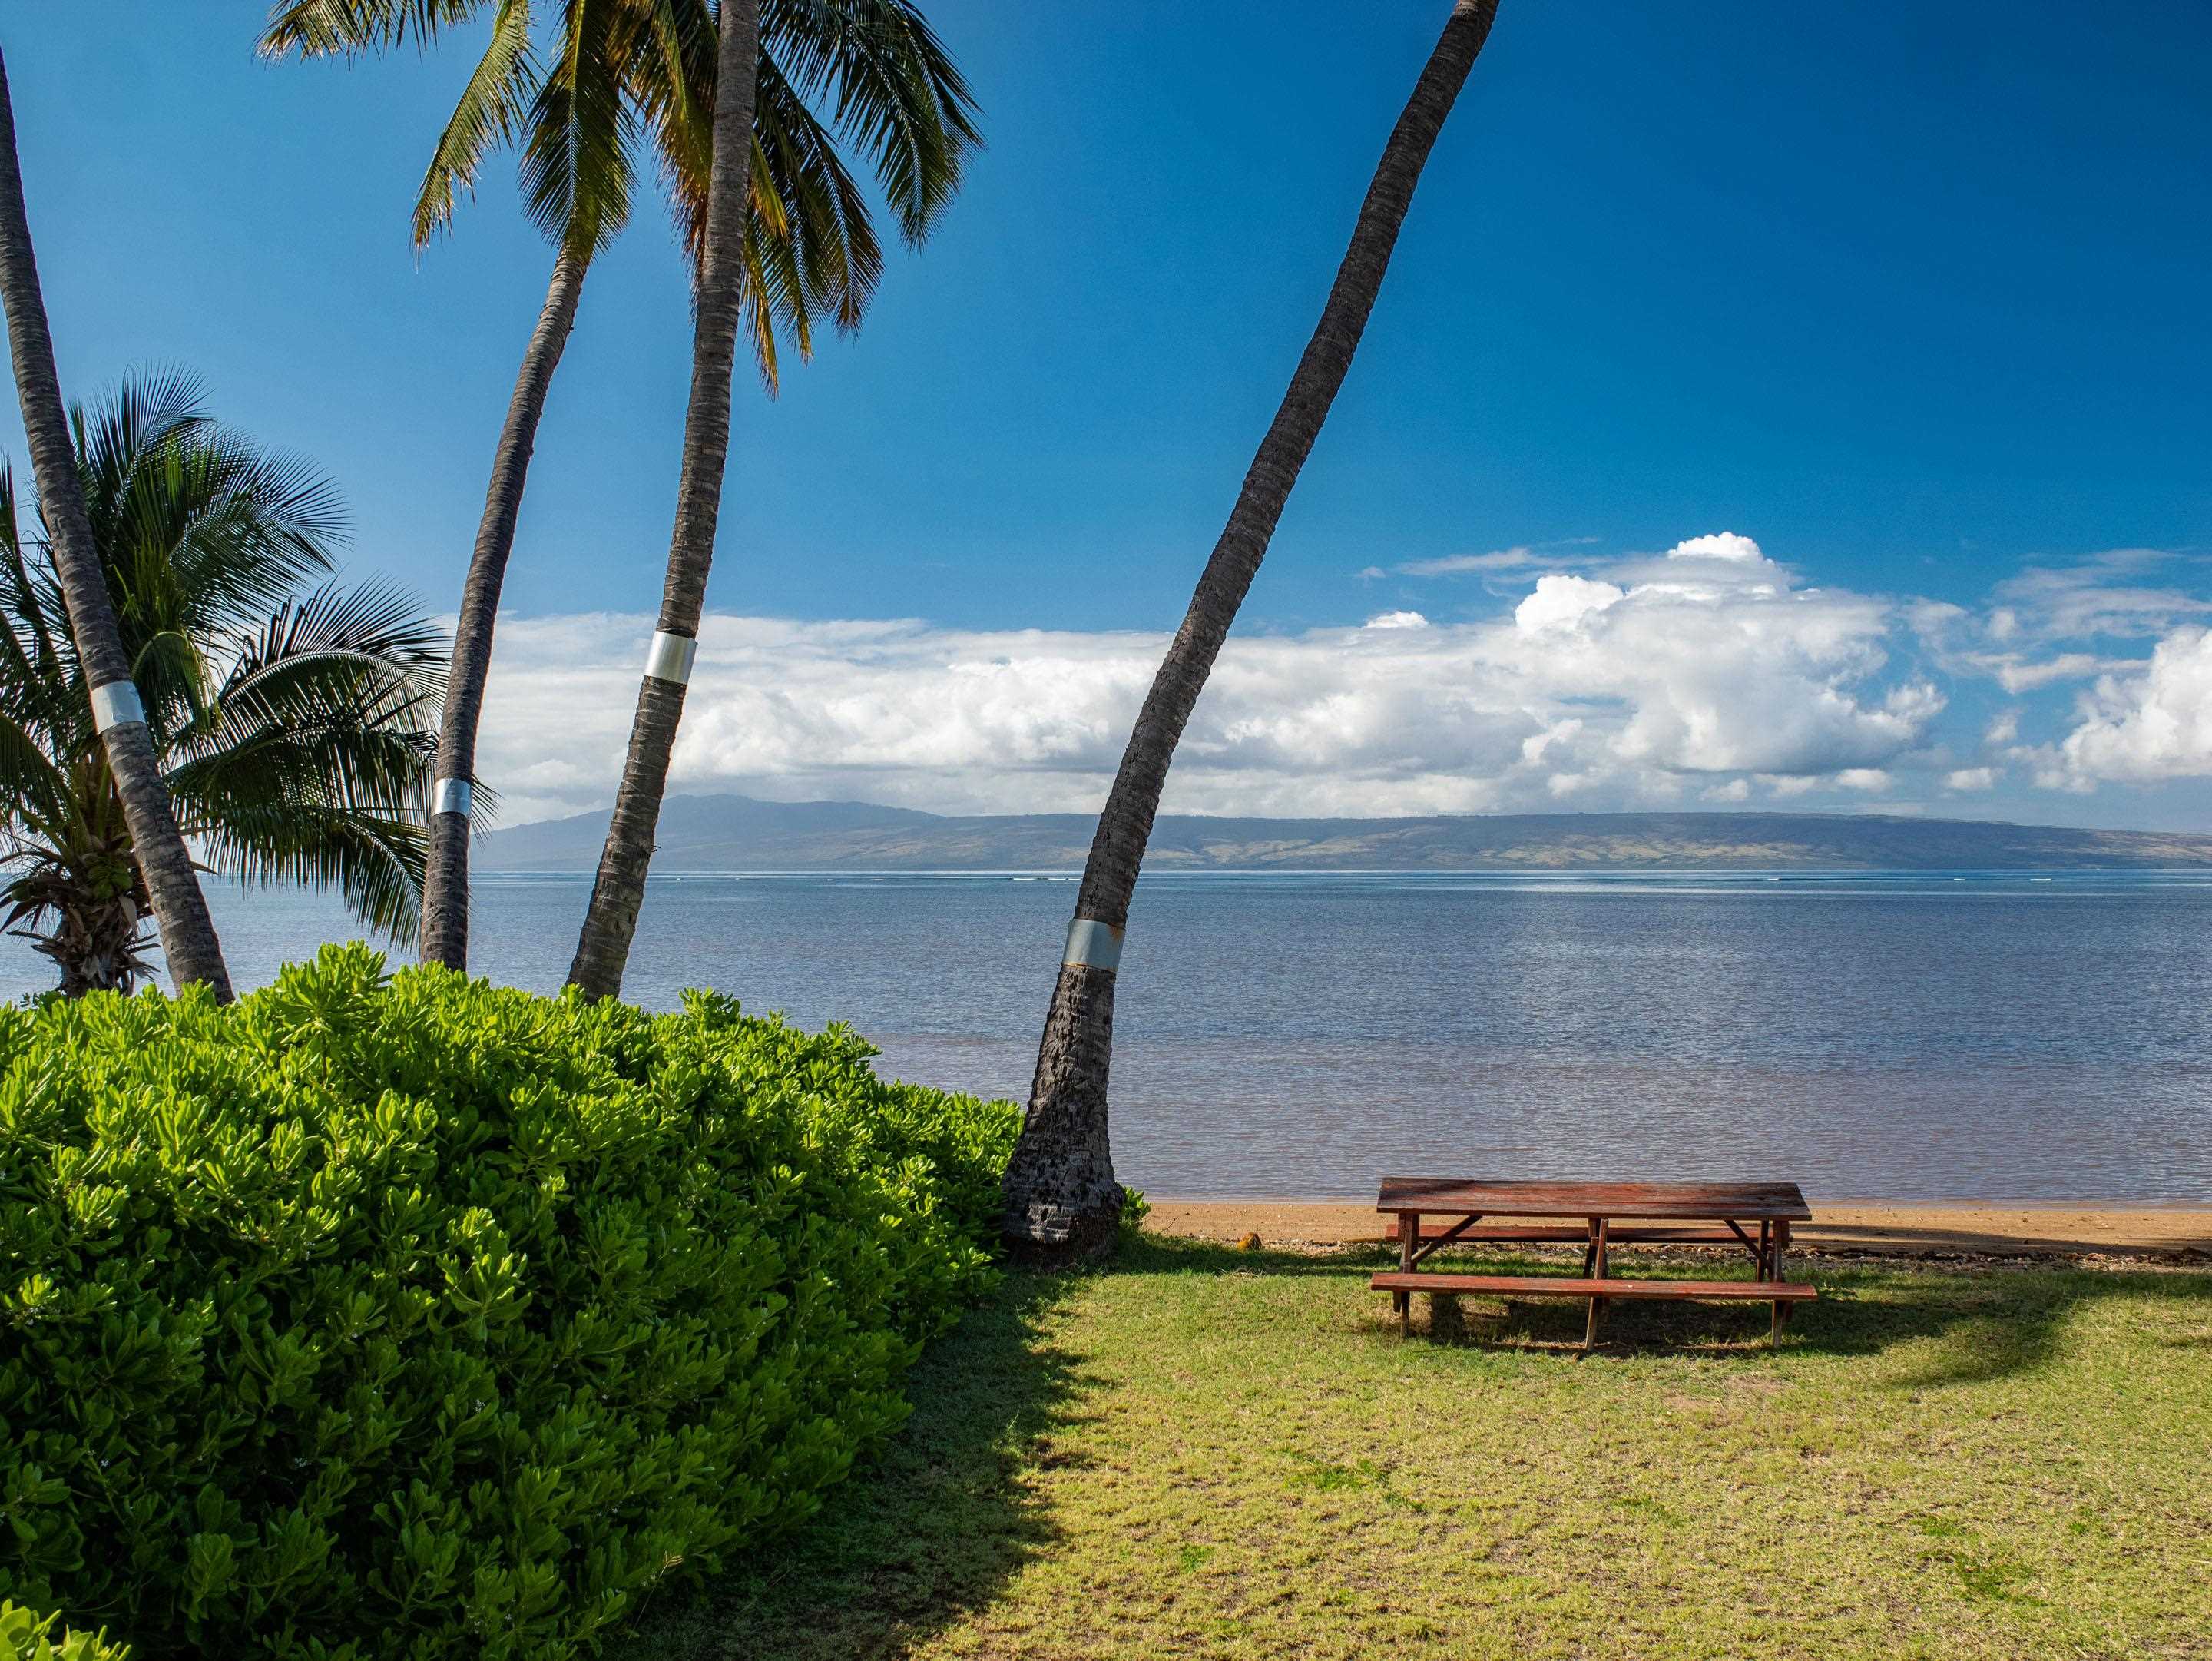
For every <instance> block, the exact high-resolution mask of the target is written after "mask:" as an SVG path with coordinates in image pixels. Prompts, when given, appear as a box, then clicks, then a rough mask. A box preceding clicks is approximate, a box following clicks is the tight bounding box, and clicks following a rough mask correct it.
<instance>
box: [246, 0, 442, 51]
mask: <svg viewBox="0 0 2212 1661" xmlns="http://www.w3.org/2000/svg"><path fill="white" fill-rule="evenodd" d="M483 4H484V0H278V3H277V4H276V5H273V6H271V7H270V9H269V21H268V24H267V26H266V27H264V29H263V30H262V33H261V42H260V48H259V50H260V52H261V54H262V56H263V57H264V58H282V57H283V56H284V54H285V53H287V52H298V53H299V54H300V55H301V57H303V58H323V57H330V56H338V57H347V58H351V57H357V56H359V55H360V54H361V53H363V52H384V51H387V50H389V49H390V48H392V47H393V46H403V45H404V44H405V43H406V41H407V40H408V37H409V36H410V35H412V36H413V37H414V40H415V44H416V48H417V50H422V51H427V50H428V47H429V45H430V43H431V42H432V41H433V40H435V39H436V38H437V36H438V34H439V33H440V32H441V30H445V29H448V28H451V27H453V25H455V24H457V23H463V22H465V21H468V19H469V18H470V17H471V16H472V15H474V14H475V13H476V12H477V10H478V9H480V8H481V7H482V6H483Z"/></svg>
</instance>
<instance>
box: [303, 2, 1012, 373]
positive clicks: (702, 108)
mask: <svg viewBox="0 0 2212 1661" xmlns="http://www.w3.org/2000/svg"><path fill="white" fill-rule="evenodd" d="M480 19H482V20H485V21H488V22H489V39H488V40H486V42H485V45H484V47H483V53H482V55H481V56H480V57H479V58H478V59H477V64H476V67H475V69H474V70H472V71H471V75H470V76H469V79H468V82H467V83H466V85H465V87H464V88H462V92H461V95H460V98H459V100H458V101H457V102H456V103H455V105H454V107H453V115H452V117H451V118H450V119H448V120H447V124H446V126H445V129H444V131H442V132H441V133H440V134H439V137H438V141H437V143H436V145H435V148H434V149H433V151H432V154H431V159H430V163H429V166H428V168H427V169H426V170H425V171H424V173H423V178H422V189H421V191H420V192H419V193H418V195H417V197H416V205H415V216H414V236H415V240H416V244H417V245H418V246H421V245H422V244H425V243H428V241H429V240H431V238H432V237H434V236H435V235H436V234H437V233H438V232H440V231H441V230H443V229H446V228H448V227H449V226H450V225H451V223H452V221H453V210H454V205H455V203H456V201H457V199H458V198H459V197H461V196H463V195H465V194H466V193H468V192H470V191H471V190H472V189H473V188H474V186H475V184H476V179H477V172H478V169H479V168H480V167H482V165H483V160H484V158H485V156H486V155H488V154H489V153H490V152H492V151H493V150H495V149H506V148H512V149H515V150H516V151H517V152H518V161H519V173H520V186H521V193H522V200H523V204H524V206H525V208H526V210H527V212H528V213H529V215H530V216H531V219H532V222H534V223H535V224H536V225H537V226H538V229H539V230H541V231H542V232H544V234H545V236H546V238H547V240H550V241H551V242H553V243H554V244H555V245H556V246H558V247H560V248H561V249H562V250H563V251H564V252H569V253H572V254H574V255H576V256H578V257H580V258H581V259H585V260H589V259H591V258H592V256H593V255H594V254H596V253H597V252H599V250H600V249H602V248H604V247H605V246H606V245H607V244H608V243H609V242H611V240H613V239H614V238H615V236H616V235H617V234H619V233H620V232H621V230H622V228H623V226H624V225H625V224H626V223H627V222H628V221H629V215H630V210H631V206H632V203H633V198H634V197H635V187H636V174H637V170H638V168H639V166H640V164H641V161H643V160H644V159H645V158H646V157H647V155H650V157H651V160H652V161H653V164H654V165H655V166H656V167H657V169H658V171H659V175H660V178H661V180H662V183H663V185H664V186H665V189H666V192H667V194H668V198H669V202H670V206H671V211H672V212H673V214H674V216H675V218H676V222H677V224H678V228H679V229H680V231H681V232H682V233H683V235H684V242H685V246H687V247H688V248H689V249H690V251H691V253H692V256H693V259H694V260H695V262H696V259H697V258H698V256H699V254H700V252H701V241H702V234H703V227H702V216H703V214H704V211H705V207H706V200H707V174H708V161H709V157H710V155H711V140H712V131H711V130H712V126H713V115H714V52H715V41H716V39H717V36H716V30H715V12H714V7H713V6H712V5H710V4H709V3H708V0H285V3H281V4H279V5H278V6H277V7H276V9H275V10H274V12H273V13H272V14H271V15H270V21H269V26H268V28H267V30H266V32H265V33H264V35H263V37H262V49H263V51H264V52H267V53H270V54H271V55H283V54H288V53H292V52H298V53H301V54H302V55H306V56H324V55H331V54H337V55H342V56H355V55H358V54H361V53H363V52H381V51H386V50H389V49H391V48H392V47H395V46H400V45H402V44H404V43H406V42H409V41H410V40H411V41H412V42H414V43H415V44H416V45H417V46H423V45H427V44H428V42H429V41H430V40H434V39H435V38H436V37H438V36H439V35H440V34H441V33H443V32H444V31H447V30H448V29H451V28H453V27H457V26H459V25H460V24H463V23H465V22H474V21H478V20H480ZM761 48H762V52H761V64H760V88H759V94H758V98H757V106H756V109H755V114H754V121H753V155H752V173H753V177H752V189H751V192H750V196H751V201H750V215H749V216H748V222H747V227H746V234H745V237H744V248H743V253H742V258H743V260H744V279H745V280H744V308H745V333H746V336H747V338H748V339H750V342H751V343H752V350H753V355H754V357H755V359H756V361H757V362H758V364H759V366H760V370H761V374H762V376H763V380H766V382H767V383H768V385H769V386H770V387H771V388H773V387H774V386H775V383H776V378H777V372H778V371H777V363H778V346H779V342H783V343H787V344H789V345H791V346H792V347H793V348H795V349H796V350H798V352H799V356H801V357H802V358H804V357H805V356H808V355H809V354H810V353H811V351H812V350H813V343H814V338H815V334H816V331H817V327H818V326H820V325H821V324H822V323H823V321H824V320H825V319H826V320H827V321H828V322H829V325H830V326H833V327H835V328H836V329H838V330H840V331H843V332H849V331H851V330H853V329H855V328H857V327H858V326H859V325H860V319H861V317H862V315H863V314H864V313H866V309H867V305H868V301H869V300H870V298H871V297H872V295H873V294H874V292H875V287H876V283H877V281H878V278H879V277H881V276H882V273H883V268H884V256H883V249H882V246H881V244H880V243H879V241H878V238H877V234H876V230H875V226H874V222H873V217H872V212H871V208H870V201H869V198H868V194H867V192H865V191H864V190H863V189H862V188H861V187H860V184H859V182H858V180H857V179H855V178H854V174H853V173H852V171H851V170H850V168H848V166H847V165H846V162H845V161H844V160H843V158H842V155H840V146H841V145H843V146H845V147H848V149H851V150H852V151H853V152H854V154H855V155H858V156H860V157H861V158H864V159H865V161H866V164H867V166H868V167H869V168H870V169H871V170H872V172H873V173H874V175H875V179H876V183H877V186H878V189H879V190H880V192H881V193H882V197H883V199H884V203H885V204H886V206H887V207H888V208H889V210H890V214H891V216H892V217H893V218H894V219H895V221H896V223H897V226H898V230H899V234H900V235H901V236H902V238H904V239H905V240H908V241H909V242H919V241H920V240H921V239H922V238H923V237H924V236H925V235H927V233H928V231H929V229H930V228H931V226H932V224H933V222H934V221H935V220H936V217H937V216H938V215H939V213H940V212H941V211H942V210H944V209H945V206H946V205H947V204H949V203H950V202H951V199H952V198H953V195H954V193H955V192H957V190H958V188H959V184H960V176H961V170H962V167H963V163H964V161H965V160H966V158H967V156H968V155H969V153H970V152H971V151H972V150H973V149H975V146H976V145H977V143H980V137H979V135H978V132H977V130H976V127H975V105H974V100H973V99H972V97H971V96H970V94H969V90H968V87H967V83H966V82H965V81H963V79H962V77H961V75H960V72H959V70H958V69H957V66H955V64H953V62H952V59H951V55H950V54H949V53H948V52H946V51H945V47H944V46H943V44H942V43H941V42H940V41H939V40H938V38H937V36H936V34H935V33H934V32H933V30H932V29H931V28H930V27H929V24H928V22H927V20H926V19H925V18H924V17H923V16H922V15H921V12H919V11H918V10H917V9H915V7H914V6H913V5H911V4H909V3H907V0H775V3H770V4H767V5H764V6H763V8H762V10H761Z"/></svg>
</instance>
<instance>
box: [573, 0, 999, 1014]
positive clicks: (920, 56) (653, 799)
mask: <svg viewBox="0 0 2212 1661" xmlns="http://www.w3.org/2000/svg"><path fill="white" fill-rule="evenodd" d="M719 16H720V46H719V65H720V66H719V68H718V70H717V71H716V82H715V86H716V96H715V106H714V126H713V155H712V158H711V163H710V167H709V172H708V200H707V208H706V215H705V218H704V221H703V225H702V234H701V237H700V241H699V245H698V246H699V252H700V264H699V277H698V286H697V294H696V317H695V319H694V328H693V333H692V346H691V398H690V405H689V408H688V409H687V411H686V412H685V415H684V464H683V472H682V475H681V477H680V478H679V479H678V484H677V492H676V500H677V508H676V524H675V529H674V532H673V533H672V535H671V538H670V542H669V553H668V576H667V581H666V582H665V584H664V585H663V587H662V591H661V600H660V615H659V620H658V622H657V623H656V624H655V627H654V633H653V645H652V648H651V650H650V652H649V654H648V656H647V663H646V671H645V674H644V676H643V678H641V682H640V684H639V687H638V698H637V711H636V714H635V716H634V717H633V719H632V721H631V726H630V739H629V751H628V753H627V755H626V757H625V758H624V761H623V775H622V782H621V785H620V786H619V788H617V793H616V796H615V806H614V813H613V817H612V818H611V821H610V822H609V824H608V826H607V840H606V846H605V849H603V850H602V852H601V854H600V855H599V873H598V876H597V878H596V879H594V880H593V882H592V898H591V904H590V906H589V908H588V909H587V910H586V913H585V916H584V927H583V931H582V933H581V934H580V937H579V938H578V940H577V942H576V956H575V959H574V962H573V963H572V964H570V965H569V969H568V983H569V984H570V985H572V986H576V987H580V988H581V989H583V991H584V992H585V994H586V995H587V996H590V997H594V998H599V997H611V996H613V995H615V994H617V993H618V992H619V991H621V990H622V977H623V968H624V966H625V964H627V962H628V960H629V945H630V940H631V938H632V936H633V935H634V934H635V933H636V929H637V914H638V908H639V907H640V906H641V904H643V902H644V899H645V875H646V870H647V867H648V866H649V865H650V864H651V862H652V859H653V831H654V829H655V827H656V826H657V825H658V824H659V818H660V802H661V797H662V795H663V794H664V793H665V790H666V788H667V783H668V763H669V757H670V755H671V751H673V750H674V748H675V745H676V730H677V727H678V723H679V722H680V721H682V719H683V715H684V688H685V685H686V684H687V683H688V681H689V679H690V672H691V660H692V655H693V654H694V653H695V652H696V650H697V644H698V636H699V619H700V617H701V614H702V611H704V609H705V605H706V598H707V575H708V569H709V567H710V566H711V565H712V564H713V562H714V526H715V521H716V518H717V516H718V514H719V513H720V506H721V492H722V470H723V464H724V461H725V459H726V456H727V454H728V451H729V438H730V374H731V365H732V361H733V359H734V357H735V346H736V332H737V325H738V305H739V302H740V301H741V300H742V298H743V295H744V283H745V281H746V262H745V259H744V257H743V240H742V239H743V234H744V189H745V186H744V175H743V173H741V163H742V162H743V161H744V133H745V132H746V131H747V130H748V128H749V127H750V126H752V125H753V124H754V123H755V122H756V121H757V119H759V115H758V112H764V111H769V110H772V109H776V108H781V107H785V106H798V104H799V99H800V97H801V96H802V95H804V94H823V95H832V94H834V97H835V100H836V109H837V112H838V116H837V125H839V126H840V127H841V129H842V130H843V131H845V132H846V133H848V136H849V137H851V138H852V139H853V140H854V142H855V143H859V144H860V145H861V146H862V147H864V148H865V149H867V150H868V151H869V152H870V153H871V154H872V156H873V157H874V159H875V161H876V166H877V172H878V177H879V179H881V180H882V182H883V184H884V187H885V189H886V191H887V192H889V194H890V197H891V198H892V200H893V201H894V203H896V204H900V205H899V213H900V216H901V221H902V228H904V229H905V230H906V231H907V234H908V240H909V241H915V240H919V239H920V236H921V233H922V231H923V230H925V229H926V228H927V226H928V225H929V223H930V222H931V221H932V220H933V219H934V218H935V216H936V215H937V214H938V213H939V211H940V210H942V209H943V208H944V207H945V205H946V204H948V203H949V202H950V201H951V198H952V194H953V192H954V191H955V189H956V188H957V186H958V183H959V173H960V166H961V162H962V161H963V157H964V155H965V154H966V151H967V150H968V149H969V148H970V147H971V146H972V145H973V144H974V143H975V142H976V135H975V129H974V126H973V125H972V122H971V121H970V119H969V103H968V100H967V95H966V92H965V89H964V88H963V87H962V85H961V82H960V80H959V76H958V73H957V70H954V69H953V68H952V65H951V61H950V59H949V58H946V57H945V52H944V49H943V47H942V46H939V44H938V43H937V40H936V38H935V36H934V35H933V34H932V33H931V32H930V29H929V26H928V24H927V22H926V21H923V19H922V17H921V13H920V12H918V11H917V10H915V9H914V7H913V6H912V5H910V4H908V3H906V0H878V3H873V4H869V5H866V6H862V5H857V4H847V5H843V6H840V5H836V4H832V3H824V0H812V3H806V0H768V4H767V6H766V7H765V8H764V9H763V8H761V7H759V6H757V4H756V3H755V0H724V3H723V4H722V6H721V8H720V14H719ZM763 32H764V35H765V40H766V41H767V43H768V47H769V50H763V48H762V44H761V42H762V40H763ZM778 51H787V52H788V60H787V61H788V63H789V64H790V72H789V74H788V76H787V74H786V71H785V70H784V69H782V68H781V67H780V66H779V64H778V63H777V61H776V58H775V52H778ZM899 87H905V88H908V89H909V91H908V94H906V95H904V96H902V97H894V96H893V95H892V94H893V92H894V90H895V89H896V88H899ZM895 110H912V111H915V112H919V113H924V114H926V115H927V120H926V122H925V124H924V125H922V126H921V127H920V128H918V129H917V134H918V135H919V136H921V137H926V138H927V143H914V142H912V141H911V140H909V139H908V138H906V137H902V135H901V132H900V131H899V127H898V125H897V124H896V123H895V122H894V121H892V120H891V119H890V117H891V115H892V113H893V112H894V111H895ZM932 111H933V113H930V112H932ZM899 119H901V120H904V119H907V118H906V117H904V116H902V117H900V118H899Z"/></svg>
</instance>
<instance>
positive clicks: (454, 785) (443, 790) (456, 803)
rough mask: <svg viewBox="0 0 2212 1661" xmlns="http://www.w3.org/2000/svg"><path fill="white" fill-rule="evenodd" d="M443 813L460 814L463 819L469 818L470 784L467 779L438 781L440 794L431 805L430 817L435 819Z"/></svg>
mask: <svg viewBox="0 0 2212 1661" xmlns="http://www.w3.org/2000/svg"><path fill="white" fill-rule="evenodd" d="M441 813H459V815H460V816H461V817H462V818H468V816H469V782H468V781H467V780H466V779H440V780H439V781H438V794H437V797H436V799H435V800H434V801H433V803H432V805H431V807H430V816H431V817H432V818H436V817H437V816H438V815H439V814H441Z"/></svg>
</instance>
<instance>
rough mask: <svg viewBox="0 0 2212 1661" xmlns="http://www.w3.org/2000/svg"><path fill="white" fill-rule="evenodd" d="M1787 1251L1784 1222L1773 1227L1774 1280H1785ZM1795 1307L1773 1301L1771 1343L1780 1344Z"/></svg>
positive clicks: (1788, 1240)
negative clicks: (1784, 1271) (1784, 1257)
mask: <svg viewBox="0 0 2212 1661" xmlns="http://www.w3.org/2000/svg"><path fill="white" fill-rule="evenodd" d="M1788 1250H1790V1225H1789V1223H1788V1222H1787V1221H1786V1220H1785V1221H1783V1222H1778V1223H1777V1224H1775V1226H1774V1278H1775V1279H1776V1280H1778V1281H1780V1280H1784V1279H1786V1278H1787V1277H1786V1276H1785V1275H1784V1274H1783V1272H1782V1259H1783V1256H1784V1254H1785V1253H1786V1252H1788ZM1795 1307H1796V1306H1795V1305H1791V1304H1785V1303H1784V1302H1783V1301H1782V1300H1781V1299H1776V1300H1775V1304H1774V1334H1773V1342H1777V1343H1779V1342H1781V1340H1782V1329H1783V1328H1784V1327H1786V1326H1788V1325H1789V1324H1790V1313H1791V1311H1793V1309H1794V1308H1795Z"/></svg>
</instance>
